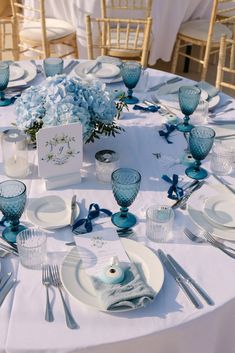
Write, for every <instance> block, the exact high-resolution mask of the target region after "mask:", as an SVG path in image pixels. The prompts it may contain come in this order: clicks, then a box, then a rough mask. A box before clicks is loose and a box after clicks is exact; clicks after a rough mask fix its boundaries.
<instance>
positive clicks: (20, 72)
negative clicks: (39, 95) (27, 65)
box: [9, 64, 25, 81]
mask: <svg viewBox="0 0 235 353" xmlns="http://www.w3.org/2000/svg"><path fill="white" fill-rule="evenodd" d="M9 70H10V77H9V81H15V80H19V79H20V78H22V77H23V76H24V74H25V71H24V69H23V68H22V67H21V66H20V65H18V64H17V65H15V64H11V65H10V66H9Z"/></svg>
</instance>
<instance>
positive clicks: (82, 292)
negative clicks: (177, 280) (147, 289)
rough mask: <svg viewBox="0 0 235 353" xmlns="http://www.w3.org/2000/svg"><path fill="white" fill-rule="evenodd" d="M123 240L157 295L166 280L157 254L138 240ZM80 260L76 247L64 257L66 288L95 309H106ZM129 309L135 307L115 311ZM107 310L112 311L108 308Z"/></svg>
mask: <svg viewBox="0 0 235 353" xmlns="http://www.w3.org/2000/svg"><path fill="white" fill-rule="evenodd" d="M121 242H122V245H123V246H124V248H125V250H126V252H127V255H128V256H129V258H130V259H131V261H133V262H134V263H135V264H136V266H137V267H138V270H139V271H140V273H141V274H142V275H143V277H144V278H145V280H146V282H147V283H148V285H149V286H151V287H152V288H153V290H154V291H155V292H156V295H157V294H158V293H159V291H160V289H161V288H162V285H163V281H164V270H163V267H162V264H161V262H160V260H159V259H158V257H157V255H155V254H154V253H153V251H152V250H150V249H148V248H147V247H146V246H144V245H142V244H140V243H138V242H136V241H133V240H130V239H125V238H122V239H121ZM79 260H80V258H79V254H78V251H77V248H76V247H74V248H73V249H72V250H71V251H70V252H69V253H68V254H67V255H66V257H65V258H64V261H63V263H62V265H61V269H60V270H61V280H62V283H63V286H64V288H65V289H66V290H67V292H68V293H69V294H71V295H72V296H73V297H74V298H75V299H77V300H79V301H80V302H81V303H83V304H86V305H88V306H90V307H92V308H94V309H97V310H100V311H105V309H104V308H102V307H101V305H100V303H99V301H98V298H97V295H96V293H95V290H94V288H93V286H92V283H91V280H90V278H89V276H88V275H87V274H86V272H85V270H84V269H83V268H81V264H80V262H79ZM129 310H133V309H131V308H128V309H117V310H113V311H115V312H121V311H129ZM107 312H112V311H111V310H107Z"/></svg>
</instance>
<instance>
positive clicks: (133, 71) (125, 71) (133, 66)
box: [121, 61, 142, 104]
mask: <svg viewBox="0 0 235 353" xmlns="http://www.w3.org/2000/svg"><path fill="white" fill-rule="evenodd" d="M141 70H142V68H141V64H140V63H138V62H136V61H127V62H125V63H123V65H122V68H121V74H122V79H123V82H124V84H125V86H126V87H127V88H128V91H127V97H125V98H124V99H123V101H124V102H125V103H127V104H136V103H138V102H139V99H138V98H137V97H133V95H132V94H133V88H135V86H136V85H137V83H138V81H139V79H140V75H141Z"/></svg>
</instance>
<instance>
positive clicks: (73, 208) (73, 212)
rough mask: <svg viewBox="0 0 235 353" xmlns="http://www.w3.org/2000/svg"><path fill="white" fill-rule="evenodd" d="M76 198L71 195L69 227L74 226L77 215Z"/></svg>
mask: <svg viewBox="0 0 235 353" xmlns="http://www.w3.org/2000/svg"><path fill="white" fill-rule="evenodd" d="M76 209H77V196H76V195H73V197H72V200H71V217H70V226H72V225H73V224H74V221H75V219H76V215H77V210H76Z"/></svg>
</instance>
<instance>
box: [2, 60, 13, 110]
mask: <svg viewBox="0 0 235 353" xmlns="http://www.w3.org/2000/svg"><path fill="white" fill-rule="evenodd" d="M9 77H10V70H9V64H8V63H6V62H0V107H4V106H7V105H9V104H11V103H12V100H11V99H10V98H5V96H4V91H5V89H6V88H7V85H8V82H9Z"/></svg>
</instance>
